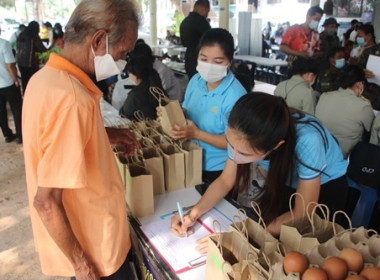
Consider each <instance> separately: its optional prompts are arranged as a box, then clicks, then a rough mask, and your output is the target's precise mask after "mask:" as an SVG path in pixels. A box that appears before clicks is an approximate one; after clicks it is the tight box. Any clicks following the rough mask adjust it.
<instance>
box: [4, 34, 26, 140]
mask: <svg viewBox="0 0 380 280" xmlns="http://www.w3.org/2000/svg"><path fill="white" fill-rule="evenodd" d="M0 32H1V31H0ZM19 87H20V84H19V81H18V78H17V69H16V60H15V57H14V55H13V52H12V47H11V44H10V43H9V42H8V41H6V40H4V39H1V38H0V127H1V131H2V132H3V135H4V139H5V142H7V143H9V142H12V141H13V140H14V139H16V141H17V143H19V144H21V143H22V136H21V107H22V98H21V92H20V89H19ZM7 102H8V103H9V106H10V107H11V110H12V114H13V118H14V122H15V127H16V134H14V133H13V131H12V130H11V129H10V128H9V126H8V115H7V106H6V105H7Z"/></svg>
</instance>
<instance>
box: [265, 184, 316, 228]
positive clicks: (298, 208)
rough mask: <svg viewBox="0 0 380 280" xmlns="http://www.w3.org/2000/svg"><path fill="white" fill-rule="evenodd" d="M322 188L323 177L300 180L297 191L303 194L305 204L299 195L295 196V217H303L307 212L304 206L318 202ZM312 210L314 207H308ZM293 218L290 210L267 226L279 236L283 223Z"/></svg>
mask: <svg viewBox="0 0 380 280" xmlns="http://www.w3.org/2000/svg"><path fill="white" fill-rule="evenodd" d="M320 189H321V177H317V178H315V179H312V180H298V185H297V189H296V192H297V193H299V194H300V195H302V197H303V199H304V201H305V205H303V201H302V199H301V198H300V197H299V196H296V197H295V203H294V207H293V215H294V218H295V219H296V218H300V217H303V216H304V215H305V214H306V213H305V209H304V207H306V206H307V205H308V204H309V202H312V201H315V202H318V199H319V193H320ZM308 210H309V212H311V210H312V208H310V209H308ZM291 219H292V215H291V213H290V211H288V212H286V213H284V214H282V215H280V216H278V217H277V218H276V219H274V220H273V221H272V222H271V223H270V224H269V225H268V227H267V230H268V231H269V232H270V233H271V234H272V235H273V236H278V235H279V234H280V229H281V225H282V224H283V223H285V222H288V221H290V220H291Z"/></svg>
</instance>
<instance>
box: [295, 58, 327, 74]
mask: <svg viewBox="0 0 380 280" xmlns="http://www.w3.org/2000/svg"><path fill="white" fill-rule="evenodd" d="M319 70H320V66H319V63H318V61H317V60H315V59H311V58H303V57H298V58H297V59H296V60H295V61H294V62H293V66H292V69H291V73H290V74H291V75H292V76H293V75H303V74H306V73H313V74H315V75H317V74H318V73H319Z"/></svg>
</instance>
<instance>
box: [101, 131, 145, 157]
mask: <svg viewBox="0 0 380 280" xmlns="http://www.w3.org/2000/svg"><path fill="white" fill-rule="evenodd" d="M106 131H107V134H108V138H109V140H110V143H111V144H113V145H119V146H124V147H125V153H124V156H130V155H132V154H133V152H134V151H135V149H140V145H139V143H138V142H137V140H136V138H135V136H134V135H133V134H132V132H130V131H129V129H127V128H111V127H106Z"/></svg>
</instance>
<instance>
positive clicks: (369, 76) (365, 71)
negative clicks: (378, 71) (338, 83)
mask: <svg viewBox="0 0 380 280" xmlns="http://www.w3.org/2000/svg"><path fill="white" fill-rule="evenodd" d="M364 74H365V77H366V79H370V78H373V77H375V74H374V73H373V72H372V71H371V70H368V69H364Z"/></svg>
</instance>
